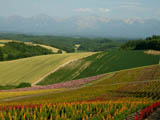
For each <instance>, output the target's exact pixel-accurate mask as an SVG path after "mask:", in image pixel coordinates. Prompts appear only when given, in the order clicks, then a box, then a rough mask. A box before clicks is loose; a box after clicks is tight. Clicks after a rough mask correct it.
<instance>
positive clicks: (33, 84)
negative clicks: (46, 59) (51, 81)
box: [32, 53, 96, 86]
mask: <svg viewBox="0 0 160 120" xmlns="http://www.w3.org/2000/svg"><path fill="white" fill-rule="evenodd" d="M94 54H96V53H93V54H91V55H94ZM91 55H88V56H84V57H82V58H78V59H73V60H70V61H68V62H66V63H64V64H62V65H60V66H58V67H57V68H56V69H54V70H53V71H51V72H49V73H47V74H46V75H44V76H43V77H41V78H40V79H39V80H37V81H36V82H34V83H32V86H35V85H36V84H37V83H39V82H41V81H42V80H43V79H44V78H46V77H48V76H49V75H50V74H52V73H54V72H56V71H57V70H59V69H60V68H62V67H64V66H65V65H67V64H70V63H72V62H75V61H77V60H80V59H84V58H86V57H89V56H91Z"/></svg>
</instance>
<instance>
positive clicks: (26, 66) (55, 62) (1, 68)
mask: <svg viewBox="0 0 160 120" xmlns="http://www.w3.org/2000/svg"><path fill="white" fill-rule="evenodd" d="M92 54H94V53H72V54H55V55H44V56H36V57H30V58H25V59H19V60H12V61H5V62H0V73H1V75H0V84H1V85H17V84H19V83H21V82H28V83H34V82H36V81H38V80H39V79H41V78H42V77H44V76H45V75H46V74H48V73H50V72H52V71H54V70H56V69H57V68H58V67H60V66H62V65H65V64H68V63H69V62H72V61H74V60H77V59H80V58H83V57H86V56H89V55H92Z"/></svg>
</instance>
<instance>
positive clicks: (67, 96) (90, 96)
mask: <svg viewBox="0 0 160 120" xmlns="http://www.w3.org/2000/svg"><path fill="white" fill-rule="evenodd" d="M159 79H160V66H159V65H156V66H149V67H143V68H138V69H133V70H128V71H120V72H117V73H112V74H110V75H107V74H106V75H105V76H103V77H102V78H100V79H99V80H97V81H95V82H93V83H92V84H89V85H86V86H84V87H80V88H76V89H71V90H69V91H62V92H60V93H54V94H50V95H48V94H47V95H43V96H38V97H37V96H35V97H34V96H32V97H28V98H25V99H19V100H16V101H14V100H13V101H10V102H7V103H8V104H16V103H19V104H43V103H64V102H77V101H79V102H81V101H88V102H91V101H95V102H96V101H116V100H121V101H124V102H125V101H126V100H128V101H130V102H132V101H154V100H158V99H159V98H160V95H159V92H160V86H159V85H160V80H159ZM2 104H3V103H2Z"/></svg>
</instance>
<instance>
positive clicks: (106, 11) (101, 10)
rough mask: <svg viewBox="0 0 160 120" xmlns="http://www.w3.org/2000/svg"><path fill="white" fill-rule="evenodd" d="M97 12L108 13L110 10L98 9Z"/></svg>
mask: <svg viewBox="0 0 160 120" xmlns="http://www.w3.org/2000/svg"><path fill="white" fill-rule="evenodd" d="M99 11H100V12H102V13H108V12H109V11H110V9H108V8H99Z"/></svg>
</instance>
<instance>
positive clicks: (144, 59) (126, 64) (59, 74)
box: [38, 51, 160, 85]
mask: <svg viewBox="0 0 160 120" xmlns="http://www.w3.org/2000/svg"><path fill="white" fill-rule="evenodd" d="M159 60H160V56H158V55H157V56H156V55H150V54H145V53H144V51H110V52H102V53H98V54H95V55H92V56H90V57H87V58H84V59H80V60H78V61H75V62H72V63H70V64H67V65H66V66H64V67H62V68H60V69H59V70H58V71H56V72H54V73H53V74H50V75H49V76H48V77H46V78H45V79H44V80H43V81H41V82H40V83H38V84H39V85H47V84H53V83H57V82H62V81H68V80H74V79H80V78H85V77H89V76H95V75H99V74H104V73H110V72H114V71H119V70H125V69H130V68H135V67H142V66H147V65H155V64H158V63H159Z"/></svg>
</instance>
